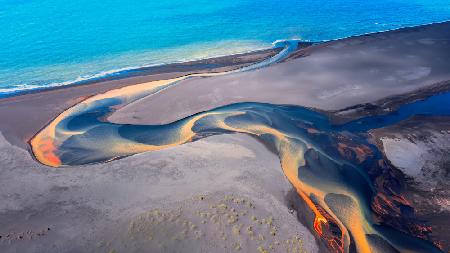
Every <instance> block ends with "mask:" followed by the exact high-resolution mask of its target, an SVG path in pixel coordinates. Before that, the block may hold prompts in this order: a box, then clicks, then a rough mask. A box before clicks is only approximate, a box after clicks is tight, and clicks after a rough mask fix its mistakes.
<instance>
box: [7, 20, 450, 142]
mask: <svg viewBox="0 0 450 253" xmlns="http://www.w3.org/2000/svg"><path fill="white" fill-rule="evenodd" d="M447 26H450V22H444V23H439V24H432V25H423V26H418V27H412V28H402V29H398V30H393V31H390V32H380V33H375V34H372V35H362V36H353V37H350V38H347V39H342V40H337V41H331V42H325V43H320V44H315V45H312V46H309V47H306V48H303V47H300V49H297V50H296V51H294V52H292V53H291V54H290V55H289V56H288V57H287V58H286V59H284V60H283V61H281V62H279V63H277V64H275V65H272V66H270V67H267V68H264V69H258V70H254V71H250V72H245V73H239V74H233V75H232V78H234V79H232V80H233V81H232V82H238V83H246V85H245V86H238V87H234V86H231V87H228V86H229V85H228V84H227V82H228V83H229V80H223V79H224V77H216V78H214V80H218V82H216V83H208V82H207V81H208V80H207V79H196V80H197V82H193V81H192V80H187V81H184V84H183V85H182V86H176V87H173V88H171V89H168V90H166V91H163V92H160V93H159V94H157V95H155V96H153V97H152V98H149V99H146V98H144V99H141V101H139V102H137V103H133V106H126V107H124V108H121V109H119V111H117V112H115V113H114V114H113V115H111V116H110V117H109V119H110V120H112V122H119V123H120V122H121V121H129V122H130V123H134V124H139V123H140V124H164V123H167V122H171V121H173V120H176V119H179V118H183V117H186V116H189V115H191V114H193V113H196V112H199V111H205V110H208V109H211V108H209V107H219V106H221V105H223V104H229V103H235V102H241V101H242V100H247V101H252V102H268V103H277V104H294V105H301V106H305V107H309V108H313V109H316V110H319V111H335V110H330V108H326V107H325V108H321V107H320V106H315V104H314V103H316V104H324V105H326V104H327V103H330V101H338V103H337V104H336V105H335V106H337V108H335V109H336V110H338V109H341V110H342V109H343V108H348V107H349V106H340V105H339V103H341V102H339V101H349V102H350V103H354V104H353V105H354V106H356V105H361V104H364V103H361V102H359V101H358V100H356V101H355V102H352V100H351V99H345V98H343V99H340V98H339V96H340V95H341V94H346V93H348V92H350V93H352V92H353V90H352V89H353V87H352V86H349V87H346V86H345V85H338V86H336V88H334V89H337V90H336V91H333V90H330V87H328V86H329V84H327V83H323V84H320V83H319V84H320V85H325V86H323V87H324V88H322V89H325V91H327V90H330V91H327V92H328V93H330V94H331V97H329V96H330V95H328V94H323V95H321V94H318V95H319V97H318V98H316V102H313V101H314V100H311V101H312V102H313V103H311V102H308V99H314V96H315V95H314V94H310V95H308V94H307V92H310V90H311V89H320V86H318V85H316V84H311V85H306V86H305V85H300V86H299V85H297V84H296V83H298V82H300V83H301V79H303V77H302V76H300V78H299V77H298V76H292V77H286V76H285V75H283V74H282V73H286V71H289V72H288V73H291V72H294V71H295V70H294V69H302V70H301V71H300V72H299V74H302V73H303V74H302V75H305V77H306V78H308V79H311V77H310V76H314V74H315V73H314V72H317V71H318V72H317V73H324V72H323V71H330V70H331V71H332V70H333V69H332V68H334V67H337V68H342V66H343V64H342V63H341V61H342V60H341V59H340V57H341V56H340V55H339V54H344V55H346V54H348V53H350V52H354V51H355V50H360V51H361V50H373V49H371V47H368V46H366V45H365V44H369V45H370V44H371V43H372V44H373V43H378V42H377V41H380V40H384V41H385V42H384V43H385V44H386V43H388V44H390V43H391V42H390V41H391V40H395V41H396V43H395V44H394V45H397V47H399V48H400V49H394V52H396V51H398V50H403V49H402V48H401V47H402V46H401V45H398V44H399V42H400V41H399V40H398V37H402V36H403V37H406V38H404V39H403V40H404V41H405V42H404V43H410V41H411V39H410V38H409V37H408V36H416V37H417V36H421V34H422V33H424V34H427V33H430V32H429V31H428V30H431V31H434V32H432V34H436V33H437V34H439V33H441V30H442V28H444V29H447ZM439 29H441V30H439ZM435 30H436V31H435ZM421 31H423V32H421ZM411 34H412V35H411ZM433 36H435V35H433ZM439 36H440V35H439ZM419 42H420V41H419ZM306 45H308V44H306ZM419 45H420V46H421V47H424V46H431V48H433V46H434V45H427V44H423V45H422V44H420V43H419ZM380 46H383V45H380ZM380 46H377V44H375V46H374V47H375V48H376V47H380ZM358 47H359V49H358ZM412 49H414V50H416V49H417V48H416V46H414V47H412ZM281 50H282V49H281V48H278V49H270V50H263V51H258V52H257V53H254V52H253V53H247V54H240V55H234V56H226V57H220V58H212V59H207V60H200V61H194V62H188V63H180V64H173V65H164V66H160V67H155V68H149V69H145V70H141V71H139V72H138V73H135V74H134V76H131V77H128V78H110V79H109V80H94V81H92V82H89V83H86V84H80V85H67V86H60V87H54V88H51V89H47V90H42V91H30V92H29V93H27V94H23V95H19V96H13V97H7V98H0V117H2V118H3V119H5V120H6V122H8V124H2V125H0V131H1V132H2V133H3V134H4V135H5V138H6V139H7V140H8V141H9V142H11V143H13V144H14V145H17V146H19V147H21V148H24V149H28V148H29V145H28V144H27V142H28V141H29V140H30V139H31V138H32V136H34V135H35V134H36V133H37V132H38V131H39V130H40V129H42V128H43V127H44V126H46V125H47V124H48V123H49V122H50V121H51V120H52V119H54V118H55V117H56V116H57V115H59V114H60V113H61V112H62V111H64V110H66V109H67V108H69V107H71V106H73V105H75V104H76V103H79V102H80V101H82V100H84V99H86V98H88V97H90V96H93V95H96V94H100V93H104V92H106V91H109V90H113V89H118V88H122V87H126V86H130V85H134V84H139V83H144V82H149V81H155V80H162V79H170V78H175V77H179V76H184V75H188V74H192V73H199V72H201V73H209V72H217V71H229V70H233V69H237V68H240V67H245V66H248V65H250V64H252V63H255V62H260V61H262V60H264V59H267V58H270V57H272V56H273V55H275V54H276V53H278V52H279V51H281ZM395 50H396V51H395ZM441 50H442V49H441ZM341 51H342V53H339V52H341ZM435 51H436V50H435ZM335 52H336V53H335ZM444 52H445V51H444ZM324 53H327V54H331V56H333V57H336V60H333V62H332V64H335V66H328V65H330V63H328V62H324V64H323V65H324V67H323V69H317V70H316V69H313V72H311V71H309V70H307V69H303V68H305V67H309V66H311V64H310V63H308V61H310V62H311V61H312V60H314V57H315V56H316V55H323V54H324ZM334 55H335V56H334ZM319 60H320V61H322V60H321V59H320V58H319ZM349 60H350V61H355V63H351V64H360V63H358V61H361V60H359V59H356V60H352V59H351V58H350V59H349ZM362 60H364V59H362ZM315 61H317V60H314V61H313V62H315ZM427 61H430V59H428V58H427V59H426V62H427ZM302 62H305V64H306V65H305V64H303V63H302ZM419 63H420V62H419ZM419 63H416V64H419ZM212 64H214V65H212ZM298 64H303V65H301V66H297V65H298ZM314 64H317V63H314ZM420 64H423V63H420ZM427 64H428V63H427ZM430 64H431V63H430ZM383 65H385V64H384V63H383ZM383 65H380V68H392V66H387V67H386V66H383ZM441 65H442V64H441ZM211 66H213V67H211ZM319 67H320V66H319ZM330 68H331V69H330ZM439 68H442V67H439ZM285 69H289V70H285ZM363 70H364V69H363ZM345 71H346V72H344V73H342V71H341V72H336V73H333V75H335V76H336V77H333V78H338V77H339V76H340V75H355V74H358V68H355V65H348V67H347V69H346V70H345ZM310 72H311V73H310ZM441 72H442V70H441ZM265 73H268V74H265ZM280 73H281V74H280ZM444 73H445V74H448V73H446V72H445V71H444ZM243 76H248V77H249V78H243ZM226 78H228V77H226ZM283 78H284V79H286V80H287V81H289V82H292V84H289V85H291V86H292V85H293V86H292V88H289V90H286V88H283V89H281V90H280V88H278V87H277V86H276V85H273V82H271V80H274V81H275V80H283ZM352 78H353V77H352ZM362 78H363V79H361V78H360V80H362V81H364V80H367V79H368V78H369V79H370V78H372V77H366V76H362ZM399 78H404V77H399ZM406 78H408V77H406ZM439 78H441V79H442V77H439ZM297 79H298V80H300V81H298V82H297V81H296V80H297ZM444 79H445V80H444V81H446V80H450V76H449V77H445V78H444ZM254 80H259V81H258V82H255V84H254V85H253V86H251V85H250V84H249V83H248V82H252V81H254ZM349 80H352V79H349ZM399 80H400V79H399ZM432 80H434V79H432ZM414 81H416V80H413V82H414ZM417 82H418V85H419V84H420V85H419V86H417V85H416V86H417V87H416V88H414V87H408V86H406V89H407V90H405V91H402V90H397V91H395V90H394V89H393V88H394V87H392V85H391V86H387V87H386V89H388V88H389V90H391V93H393V94H389V92H388V93H386V92H382V93H381V94H380V95H379V99H377V100H380V99H383V98H386V97H389V96H392V95H399V94H406V93H409V92H414V91H415V90H417V89H419V88H424V87H423V83H424V82H425V81H421V80H420V78H419V80H418V81H417ZM197 83H201V84H202V85H204V87H198V88H191V87H190V86H192V85H194V84H197ZM266 83H267V84H266ZM217 84H218V86H217ZM430 85H432V83H431V84H427V85H425V87H430ZM214 86H216V88H214ZM284 86H286V85H284ZM316 86H317V87H316ZM342 86H344V88H346V89H347V88H349V89H350V90H349V91H345V92H344V90H342V91H341V89H342ZM372 86H373V85H372ZM180 88H186V89H188V90H187V91H176V90H178V89H180ZM236 88H239V90H242V89H244V91H243V93H242V94H241V92H240V91H237V93H236V94H235V95H233V96H234V97H233V96H232V97H230V98H227V96H228V95H225V97H223V98H222V97H221V95H220V96H219V97H216V98H213V100H206V101H201V100H200V101H198V99H201V98H207V97H205V95H206V94H210V93H211V89H221V91H220V92H221V93H220V94H225V93H230V91H232V92H234V91H233V90H236ZM249 88H251V89H250V90H248V91H245V89H249ZM368 88H371V87H370V86H369V87H368ZM264 89H269V91H268V92H258V90H264ZM270 89H272V91H270ZM392 90H393V91H392ZM311 91H312V90H311ZM356 91H358V90H356ZM174 92H175V93H176V94H171V93H174ZM280 92H281V93H280ZM305 92H306V93H305ZM333 92H338V95H337V96H336V95H333ZM368 92H369V91H368ZM199 93H200V94H199ZM201 93H205V94H201ZM247 93H249V94H253V95H255V94H256V95H258V96H259V97H252V96H248V95H245V94H247ZM177 94H178V95H177ZM180 94H183V95H181V96H180ZM190 94H192V96H190ZM296 94H298V95H300V96H303V97H300V98H299V96H298V95H296ZM372 95H373V94H371V95H369V96H372ZM208 96H209V95H208ZM214 96H217V95H214ZM268 96H269V97H272V98H268ZM320 96H323V97H324V99H321V98H320ZM155 99H156V100H157V101H159V102H156V101H154V100H155ZM173 99H176V100H173ZM217 99H219V100H217ZM183 100H186V101H190V102H188V104H187V105H189V104H192V105H196V106H197V107H198V108H197V107H195V106H194V107H192V108H190V107H189V106H187V107H186V106H182V107H177V106H178V105H181V104H183V103H184V104H185V105H186V102H183ZM196 100H197V101H196ZM321 100H323V102H321ZM360 100H364V98H361V99H360ZM220 101H221V102H220ZM367 102H373V101H367V100H366V103H367ZM149 103H150V104H149ZM168 103H169V104H170V106H166V104H167V105H168ZM350 105H352V104H350ZM328 107H329V106H328ZM136 108H149V109H147V110H144V111H139V110H136ZM167 108H169V110H173V113H172V112H169V113H166V112H165V111H164V110H167ZM180 110H181V111H180ZM177 112H178V113H177ZM143 113H145V117H143V115H142V114H143ZM164 115H165V116H164ZM163 116H164V120H161V119H162V118H161V117H163ZM142 117H143V118H142ZM149 117H150V118H149ZM155 117H156V118H155Z"/></svg>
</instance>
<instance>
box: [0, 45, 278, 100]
mask: <svg viewBox="0 0 450 253" xmlns="http://www.w3.org/2000/svg"><path fill="white" fill-rule="evenodd" d="M281 50H282V48H281V47H278V48H267V49H259V50H254V51H249V52H245V53H240V54H230V55H223V56H217V57H211V58H205V59H199V60H193V61H182V62H174V63H168V64H158V65H154V66H144V67H136V68H130V69H126V70H118V71H117V72H114V73H112V74H107V75H104V76H100V77H94V78H88V79H86V80H81V81H73V82H72V81H66V82H69V83H68V84H63V85H55V86H49V87H40V88H36V89H25V90H18V91H17V92H11V93H7V94H2V93H0V100H2V99H8V98H12V97H18V96H23V95H28V94H34V93H39V92H47V91H52V90H57V89H64V88H71V87H73V86H75V87H78V86H84V85H92V84H96V83H102V82H108V81H114V80H126V79H130V78H135V77H146V76H152V75H156V74H164V73H171V72H187V71H190V72H192V73H195V71H204V70H211V69H218V68H226V67H231V66H233V65H236V67H242V66H240V65H244V66H246V65H249V64H252V63H254V62H257V61H260V60H264V59H265V58H267V57H271V56H273V55H275V54H276V53H277V52H279V51H281ZM252 58H254V59H253V60H252ZM240 61H242V62H240ZM131 84H133V82H130V85H131Z"/></svg>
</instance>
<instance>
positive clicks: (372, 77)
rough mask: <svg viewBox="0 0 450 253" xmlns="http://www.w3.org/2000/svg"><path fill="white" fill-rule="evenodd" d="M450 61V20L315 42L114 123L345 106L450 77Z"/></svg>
mask: <svg viewBox="0 0 450 253" xmlns="http://www.w3.org/2000/svg"><path fill="white" fill-rule="evenodd" d="M298 57H299V58H298ZM448 66H450V22H447V23H442V24H435V25H431V26H422V27H416V28H406V29H400V30H396V31H390V32H385V33H376V34H372V35H366V36H359V37H352V38H348V39H343V40H338V41H332V42H328V43H324V44H319V45H315V46H311V47H308V48H306V49H304V50H300V51H299V52H297V53H296V54H294V55H293V56H292V57H291V58H289V59H287V60H286V61H285V62H284V63H280V64H277V65H275V66H271V67H268V68H263V69H260V70H256V71H252V72H244V73H238V74H233V75H226V76H220V77H214V78H193V79H189V80H186V81H184V82H183V84H182V85H177V86H175V87H172V88H171V89H167V90H164V91H162V92H160V93H158V94H155V95H154V96H151V97H147V98H145V99H141V100H139V101H137V102H135V103H132V104H130V105H128V106H125V107H124V108H122V109H120V110H118V111H116V112H115V113H114V114H113V115H112V116H111V117H109V120H110V121H112V122H117V123H124V122H126V123H132V124H164V123H169V122H172V121H174V120H177V119H180V118H184V117H187V116H189V115H192V114H194V113H197V112H200V111H207V110H210V109H213V108H215V107H219V106H223V105H227V104H230V103H237V102H264V103H273V104H289V105H301V106H306V107H311V108H316V109H320V110H339V109H343V108H347V107H350V106H354V105H358V104H365V103H370V102H375V101H377V100H380V99H382V98H386V97H389V96H393V95H400V94H404V93H408V92H413V91H414V90H418V89H421V88H426V87H432V86H433V85H437V84H439V83H440V82H443V81H447V80H450V71H448Z"/></svg>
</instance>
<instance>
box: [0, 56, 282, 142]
mask: <svg viewBox="0 0 450 253" xmlns="http://www.w3.org/2000/svg"><path fill="white" fill-rule="evenodd" d="M277 51H279V49H274V50H272V49H271V50H263V51H257V52H252V53H247V54H242V55H235V56H225V57H219V58H213V59H206V60H201V61H194V62H187V63H180V64H171V65H166V66H159V67H153V68H145V69H141V70H139V72H137V71H136V72H134V73H130V74H129V75H128V78H123V79H117V80H116V79H112V80H109V79H106V80H98V81H93V82H88V83H85V84H79V85H71V86H62V87H57V88H52V89H49V90H45V91H37V92H29V93H28V94H25V95H21V96H15V97H9V98H3V99H1V98H0V118H1V119H2V122H5V123H2V124H0V132H2V133H3V135H4V136H5V138H6V139H7V140H8V141H9V142H11V143H13V144H14V145H17V146H19V147H21V148H27V147H28V145H27V142H28V140H29V139H31V137H32V136H33V135H34V134H36V133H37V132H38V131H39V129H41V128H42V127H43V126H44V125H46V124H47V123H48V122H50V121H51V120H52V119H53V118H55V117H56V116H57V115H58V114H59V113H61V112H62V111H64V110H65V109H67V108H69V107H71V106H73V105H74V104H76V103H78V102H80V101H82V100H84V99H86V98H87V97H90V96H93V95H95V94H99V93H104V92H106V91H108V90H111V89H117V88H121V87H125V86H129V85H134V84H138V83H144V82H149V81H154V80H161V79H170V78H175V77H179V76H184V75H188V74H191V73H199V72H201V73H204V72H219V71H228V70H232V69H236V68H239V67H242V66H248V65H249V64H252V63H255V62H259V61H261V60H263V59H266V58H268V57H270V56H273V55H274V54H275V53H276V52H277Z"/></svg>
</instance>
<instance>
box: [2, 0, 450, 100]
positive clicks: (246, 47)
mask: <svg viewBox="0 0 450 253" xmlns="http://www.w3.org/2000/svg"><path fill="white" fill-rule="evenodd" d="M449 19H450V3H449V1H448V0H379V1H363V0H330V1H317V0H305V1H293V0H288V1H267V0H239V1H238V0H228V1H204V0H191V1H185V0H177V1H175V0H166V1H148V0H146V1H144V0H135V1H132V2H130V1H124V0H111V1H103V0H99V1H87V0H77V1H58V0H40V1H37V0H0V59H1V61H0V96H1V95H5V94H8V93H11V92H15V91H17V90H24V89H33V88H39V87H45V86H52V85H64V84H69V83H73V82H74V81H80V80H85V79H89V78H95V77H101V76H104V75H113V74H114V73H116V72H117V71H118V70H123V69H129V68H137V67H141V66H148V65H158V64H164V63H170V62H177V61H186V60H193V59H200V58H206V57H211V56H218V55H226V54H231V53H238V52H246V51H251V50H255V49H260V48H267V47H270V46H271V43H272V42H273V41H275V40H278V39H293V38H296V39H298V38H300V39H303V40H310V41H320V40H330V39H336V38H342V37H347V36H351V35H357V34H363V33H368V32H376V31H383V30H390V29H396V28H400V27H404V26H413V25H420V24H427V23H432V22H441V21H445V20H449Z"/></svg>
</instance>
